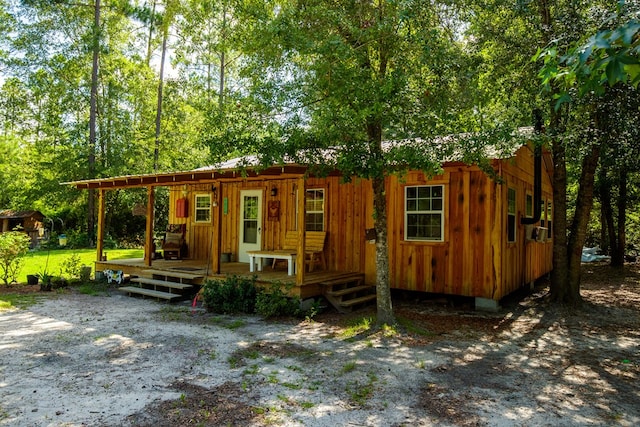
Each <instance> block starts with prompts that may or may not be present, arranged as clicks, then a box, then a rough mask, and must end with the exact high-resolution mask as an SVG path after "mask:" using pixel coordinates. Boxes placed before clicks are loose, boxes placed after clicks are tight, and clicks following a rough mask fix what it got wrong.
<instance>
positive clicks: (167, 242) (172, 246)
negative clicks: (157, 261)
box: [162, 224, 187, 259]
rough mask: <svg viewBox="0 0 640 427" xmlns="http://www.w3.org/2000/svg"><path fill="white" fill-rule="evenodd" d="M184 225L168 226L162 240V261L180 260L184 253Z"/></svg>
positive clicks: (185, 226) (185, 229) (185, 227)
mask: <svg viewBox="0 0 640 427" xmlns="http://www.w3.org/2000/svg"><path fill="white" fill-rule="evenodd" d="M186 231H187V225H186V224H169V225H168V226H167V232H166V233H165V234H164V239H163V240H162V250H163V252H164V259H182V257H183V256H185V253H186V249H185V247H186V243H185V233H186Z"/></svg>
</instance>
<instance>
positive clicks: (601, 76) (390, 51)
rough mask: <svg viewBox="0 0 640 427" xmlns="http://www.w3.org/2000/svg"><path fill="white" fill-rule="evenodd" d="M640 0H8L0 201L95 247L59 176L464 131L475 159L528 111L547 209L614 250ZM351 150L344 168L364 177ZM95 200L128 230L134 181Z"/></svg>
mask: <svg viewBox="0 0 640 427" xmlns="http://www.w3.org/2000/svg"><path fill="white" fill-rule="evenodd" d="M639 11H640V4H639V2H637V1H628V2H624V1H605V0H598V1H556V2H547V1H545V0H518V1H503V0H448V1H440V2H432V1H429V2H426V1H418V0H416V1H410V0H396V1H362V0H349V1H344V2H331V1H323V0H304V1H303V0H297V1H295V0H290V1H286V0H281V1H258V0H218V1H211V0H183V1H177V0H167V1H157V0H138V1H135V0H93V1H87V2H82V1H69V0H55V1H50V0H0V188H1V189H2V190H1V192H0V208H2V209H15V210H30V209H36V210H39V211H41V212H43V213H44V214H45V215H46V216H47V217H48V218H50V219H51V221H50V225H51V228H52V229H53V230H52V231H53V232H54V233H56V232H58V233H60V232H64V233H66V234H67V236H68V239H69V243H70V244H71V245H75V246H78V247H84V246H90V245H91V244H92V241H93V235H94V232H95V227H94V225H95V224H94V223H93V220H92V215H88V212H92V211H93V210H94V205H93V201H92V197H93V196H92V194H91V192H80V191H77V190H75V189H73V188H71V187H69V186H65V185H60V183H61V182H68V181H73V180H80V179H87V178H97V177H107V176H118V175H131V174H144V173H151V172H156V171H157V172H167V171H176V170H190V169H193V168H197V167H201V166H205V165H210V164H213V163H216V162H219V161H222V160H225V159H227V158H230V157H236V156H239V155H243V154H250V153H254V152H258V153H260V154H261V156H262V159H263V161H270V160H271V161H275V160H277V159H278V156H281V155H282V153H284V152H291V151H292V150H294V149H297V148H301V147H308V146H309V145H313V146H314V148H317V147H320V146H327V145H329V144H336V141H340V143H341V144H344V145H345V146H346V147H347V150H345V152H354V153H359V151H358V150H356V149H354V147H357V148H358V149H360V148H362V149H364V150H365V152H366V151H367V150H369V149H370V146H367V145H366V144H364V145H363V146H362V147H361V146H360V145H362V144H360V143H359V141H361V140H362V141H371V140H372V139H375V138H374V137H379V138H381V139H406V138H418V137H419V138H425V139H428V138H435V137H437V136H441V135H446V134H452V133H455V134H461V133H466V132H470V133H473V134H476V135H487V137H486V138H484V139H483V138H477V139H474V140H473V141H469V146H468V147H467V148H468V153H469V159H471V160H476V161H480V162H481V161H482V159H478V158H476V157H475V156H476V154H477V153H478V152H479V151H478V148H481V147H479V145H480V146H481V145H483V144H495V143H496V141H497V140H498V139H499V138H501V137H503V136H504V135H506V134H509V133H512V132H513V131H514V130H515V129H517V128H519V127H524V126H532V125H533V124H534V118H533V117H534V113H535V112H539V114H538V116H539V117H540V119H541V126H540V128H541V129H542V130H543V131H544V133H545V138H546V139H545V138H541V141H542V142H546V143H548V144H549V145H550V146H551V147H553V153H554V162H555V163H556V174H557V175H558V176H560V177H561V178H563V179H565V181H564V183H562V182H561V183H560V184H561V185H559V186H558V185H557V184H558V183H557V182H556V187H559V189H557V191H558V192H561V193H562V194H559V195H554V202H555V203H554V207H555V209H554V212H553V213H554V216H561V217H563V218H565V219H566V218H568V221H567V224H566V226H564V227H562V218H554V224H557V225H558V226H559V227H560V230H559V232H561V233H564V235H565V236H569V237H571V236H574V237H575V236H578V237H579V239H578V243H581V242H584V243H585V244H586V245H589V246H591V245H596V244H599V245H600V246H602V247H603V249H604V250H605V251H607V252H611V253H612V255H614V260H615V258H616V256H617V259H621V257H622V256H623V255H624V253H625V252H626V251H627V250H628V249H629V248H630V247H633V246H635V247H638V246H640V208H639V204H638V198H639V197H640V194H639V191H638V189H639V188H640V185H639V181H640V174H639V173H638V170H640V164H639V162H640V139H639V135H640V133H639V129H640V120H638V115H639V113H640V110H639V108H640V97H638V93H637V84H638V75H639V74H640V71H639V69H640V66H639V65H638V50H639V47H638V39H639V37H638V28H639V27H640V24H638V16H639ZM390 35H392V36H393V37H391V36H390ZM334 36H335V37H336V38H334ZM345 40H346V41H347V42H346V43H345ZM363 51H366V52H368V56H366V57H363V56H358V55H359V54H360V53H361V52H363ZM354 52H355V53H354ZM363 58H364V59H363ZM365 65H366V66H365ZM354 70H355V71H354ZM363 70H364V72H363ZM371 70H374V71H375V72H371ZM366 72H369V74H368V75H367V73H366ZM351 123H356V126H355V127H353V128H358V127H359V129H360V130H359V131H353V129H352V128H350V127H349V125H350V124H351ZM363 123H364V124H365V126H361V125H362V124H363ZM283 141H284V142H283ZM359 144H360V145H359ZM404 155H405V156H406V157H405V160H406V159H409V157H411V156H414V155H415V153H404ZM374 160H375V159H374ZM409 160H411V162H413V164H417V165H424V166H425V168H427V169H434V163H437V160H438V159H435V158H430V159H426V160H425V159H419V158H415V159H413V158H411V159H409ZM356 161H357V159H353V158H346V160H345V163H343V164H347V167H346V168H345V170H347V171H349V172H353V173H355V174H360V175H362V174H363V172H362V171H361V170H360V171H359V170H356V168H354V167H353V164H354V162H356ZM349 162H351V163H349ZM375 163H376V162H374V161H372V162H368V164H367V168H369V169H372V168H373V167H372V166H371V165H373V164H375ZM381 164H382V163H381ZM383 166H384V165H383ZM369 169H367V170H365V172H364V174H365V175H366V174H367V173H371V174H373V175H375V173H376V171H373V172H371V171H370V170H369ZM565 172H566V173H565ZM384 173H386V172H384ZM161 191H162V190H161V189H159V194H157V195H156V203H157V206H156V216H157V217H158V218H159V221H160V224H161V223H162V221H163V220H164V221H166V214H167V212H168V208H167V206H166V203H167V197H163V194H162V193H161ZM564 196H566V205H564V206H563V204H562V203H559V202H558V201H560V202H561V201H562V200H563V197H564ZM107 197H108V200H107V203H106V209H107V212H106V232H107V234H108V236H109V239H110V240H112V241H113V242H117V244H119V245H121V246H127V245H132V246H135V245H138V244H140V243H141V242H142V234H143V233H144V217H141V216H134V215H133V214H132V211H133V208H134V207H135V206H136V205H137V204H140V203H144V202H145V200H146V193H145V192H144V190H140V191H135V190H127V191H110V192H107ZM556 197H558V199H556ZM590 197H594V205H593V209H591V200H590ZM583 212H587V214H588V213H589V212H590V213H591V215H587V216H586V218H579V215H576V213H578V214H580V213H583ZM572 227H573V228H572ZM567 244H568V245H569V247H571V241H569V242H568V243H567ZM579 246H580V245H579ZM556 270H557V268H556Z"/></svg>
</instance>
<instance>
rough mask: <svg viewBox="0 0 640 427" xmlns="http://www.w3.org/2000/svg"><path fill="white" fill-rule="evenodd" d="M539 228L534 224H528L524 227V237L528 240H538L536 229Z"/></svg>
mask: <svg viewBox="0 0 640 427" xmlns="http://www.w3.org/2000/svg"><path fill="white" fill-rule="evenodd" d="M536 228H537V227H536V226H535V225H533V224H526V225H525V226H524V236H525V239H526V240H536V235H535V229H536Z"/></svg>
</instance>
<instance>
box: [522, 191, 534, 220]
mask: <svg viewBox="0 0 640 427" xmlns="http://www.w3.org/2000/svg"><path fill="white" fill-rule="evenodd" d="M524 212H525V214H524V215H525V216H526V217H527V218H533V196H532V195H531V194H527V205H526V206H525V211H524Z"/></svg>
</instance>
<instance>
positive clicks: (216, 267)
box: [211, 182, 222, 274]
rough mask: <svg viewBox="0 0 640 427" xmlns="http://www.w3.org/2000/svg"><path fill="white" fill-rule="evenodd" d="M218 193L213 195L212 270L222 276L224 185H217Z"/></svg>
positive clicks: (219, 183)
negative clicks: (222, 201) (222, 200)
mask: <svg viewBox="0 0 640 427" xmlns="http://www.w3.org/2000/svg"><path fill="white" fill-rule="evenodd" d="M214 185H216V187H217V191H215V192H214V193H213V194H212V199H213V200H212V203H213V206H214V209H213V230H212V231H213V232H212V233H211V238H212V239H213V242H212V244H211V270H212V271H213V273H215V274H220V253H221V251H222V203H220V200H221V199H222V183H221V182H218V183H215V184H214Z"/></svg>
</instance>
